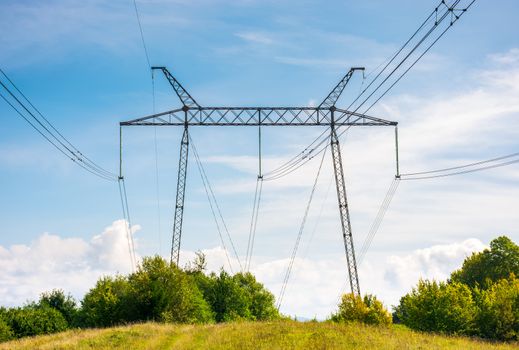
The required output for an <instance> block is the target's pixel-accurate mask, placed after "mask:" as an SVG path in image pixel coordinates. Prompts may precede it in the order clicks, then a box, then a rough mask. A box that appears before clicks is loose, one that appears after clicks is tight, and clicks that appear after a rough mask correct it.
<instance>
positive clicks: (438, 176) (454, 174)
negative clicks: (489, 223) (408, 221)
mask: <svg viewBox="0 0 519 350" xmlns="http://www.w3.org/2000/svg"><path fill="white" fill-rule="evenodd" d="M516 163H519V159H516V160H511V161H508V162H504V163H498V164H493V165H487V166H484V167H480V168H476V169H468V170H462V171H456V172H451V173H447V174H439V175H430V176H417V177H413V176H404V177H402V181H412V180H428V179H436V178H441V177H449V176H456V175H463V174H469V173H475V172H478V171H483V170H489V169H494V168H500V167H504V166H508V165H512V164H516Z"/></svg>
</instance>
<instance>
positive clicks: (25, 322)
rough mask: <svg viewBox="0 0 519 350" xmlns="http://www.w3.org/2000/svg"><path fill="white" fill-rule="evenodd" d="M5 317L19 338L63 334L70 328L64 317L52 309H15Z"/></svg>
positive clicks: (28, 307)
mask: <svg viewBox="0 0 519 350" xmlns="http://www.w3.org/2000/svg"><path fill="white" fill-rule="evenodd" d="M4 317H5V321H6V323H7V325H8V326H9V327H10V328H11V330H12V331H13V333H14V336H15V337H17V338H21V337H26V336H33V335H40V334H50V333H56V332H61V331H64V330H65V329H67V326H68V325H67V321H66V320H65V318H64V317H63V315H62V314H61V313H60V312H59V311H57V310H55V309H53V308H50V307H34V305H30V306H26V307H23V308H13V309H9V310H7V312H6V313H5V316H4Z"/></svg>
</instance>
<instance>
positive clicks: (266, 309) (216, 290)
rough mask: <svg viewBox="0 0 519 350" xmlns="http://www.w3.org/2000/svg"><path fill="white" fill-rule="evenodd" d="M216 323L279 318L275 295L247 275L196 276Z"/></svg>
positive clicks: (222, 273)
mask: <svg viewBox="0 0 519 350" xmlns="http://www.w3.org/2000/svg"><path fill="white" fill-rule="evenodd" d="M195 276H196V277H195V278H196V280H197V284H198V285H199V287H200V289H201V290H202V291H203V293H204V298H205V299H206V300H207V301H208V303H209V304H210V305H211V309H212V310H213V312H214V315H215V319H216V321H217V322H228V321H235V320H273V319H276V318H279V313H278V311H277V309H276V307H275V306H274V296H273V295H272V293H270V292H269V291H268V290H266V289H265V287H264V286H263V285H262V284H261V283H259V282H257V281H256V279H255V278H254V276H253V275H252V274H250V273H237V274H235V275H234V276H231V275H229V274H228V273H227V272H225V271H223V270H222V271H220V274H218V275H217V274H214V273H213V274H211V275H210V276H205V275H203V274H201V273H197V274H196V275H195Z"/></svg>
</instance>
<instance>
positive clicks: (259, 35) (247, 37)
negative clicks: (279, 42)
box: [234, 32, 274, 45]
mask: <svg viewBox="0 0 519 350" xmlns="http://www.w3.org/2000/svg"><path fill="white" fill-rule="evenodd" d="M234 35H235V36H237V37H238V38H240V39H243V40H244V41H246V42H250V43H255V44H263V45H271V44H273V43H274V39H273V38H272V37H271V36H270V35H268V34H267V33H263V32H241V33H236V34H234Z"/></svg>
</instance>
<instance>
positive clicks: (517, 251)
mask: <svg viewBox="0 0 519 350" xmlns="http://www.w3.org/2000/svg"><path fill="white" fill-rule="evenodd" d="M512 273H513V274H515V275H516V276H519V246H518V245H516V244H515V243H514V242H512V240H510V238H508V237H505V236H501V237H498V238H496V239H494V240H492V242H490V249H485V250H484V251H482V252H480V253H474V254H472V255H471V256H470V257H468V258H466V259H465V261H464V262H463V266H462V267H461V269H459V270H457V271H454V272H453V273H452V275H451V280H452V281H454V282H461V283H464V284H466V285H468V286H469V287H471V288H473V287H475V286H479V287H480V288H488V287H490V286H491V285H492V283H493V282H497V281H499V280H501V279H503V278H508V277H509V276H510V274H512Z"/></svg>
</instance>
